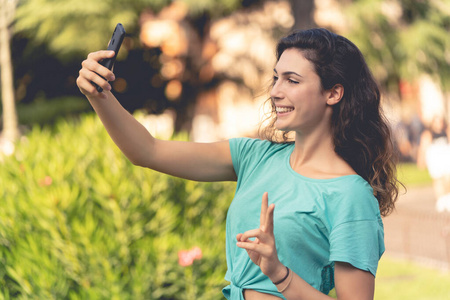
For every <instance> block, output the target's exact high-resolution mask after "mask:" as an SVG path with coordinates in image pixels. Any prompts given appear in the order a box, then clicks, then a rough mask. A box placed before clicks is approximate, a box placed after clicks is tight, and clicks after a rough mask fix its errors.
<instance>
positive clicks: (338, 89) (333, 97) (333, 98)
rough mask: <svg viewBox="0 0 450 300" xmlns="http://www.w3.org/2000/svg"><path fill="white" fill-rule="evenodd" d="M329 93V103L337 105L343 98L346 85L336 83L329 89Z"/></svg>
mask: <svg viewBox="0 0 450 300" xmlns="http://www.w3.org/2000/svg"><path fill="white" fill-rule="evenodd" d="M327 93H328V98H327V104H328V105H335V104H336V103H339V101H341V99H342V96H344V87H343V86H342V84H339V83H338V84H335V85H334V86H333V87H332V88H331V89H329V90H328V91H327Z"/></svg>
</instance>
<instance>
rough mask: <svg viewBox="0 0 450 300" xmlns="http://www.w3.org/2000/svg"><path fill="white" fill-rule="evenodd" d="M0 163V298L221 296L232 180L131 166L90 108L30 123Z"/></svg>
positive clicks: (213, 297) (205, 297)
mask: <svg viewBox="0 0 450 300" xmlns="http://www.w3.org/2000/svg"><path fill="white" fill-rule="evenodd" d="M0 165H1V168H0V299H12V298H15V299H121V300H122V299H218V298H221V288H222V287H223V286H225V285H226V282H225V281H224V279H223V277H224V275H225V272H226V262H225V218H226V210H227V208H228V206H229V203H230V201H231V199H232V197H233V192H234V188H235V184H234V183H198V182H193V181H187V180H183V179H178V178H174V177H170V176H167V175H164V174H160V173H157V172H154V171H151V170H148V169H144V168H140V167H136V166H133V165H132V164H131V163H130V162H129V161H128V160H127V159H126V158H125V157H124V156H123V154H122V153H121V152H120V151H119V150H118V148H117V147H116V146H115V145H114V144H113V143H112V141H111V140H110V138H109V137H108V135H107V134H106V131H105V129H104V128H103V126H102V124H101V123H100V121H99V120H98V118H97V117H95V116H93V115H86V116H83V117H81V119H80V120H79V121H77V122H75V121H67V120H60V121H58V122H57V123H56V124H55V125H54V127H51V128H50V127H45V128H40V127H38V126H36V127H34V128H33V129H32V130H31V131H30V132H29V134H27V136H26V137H24V138H22V140H21V141H20V142H19V143H18V144H17V145H16V151H15V153H14V155H12V156H9V157H4V158H3V159H2V161H1V162H0ZM194 246H198V247H200V248H201V249H202V252H203V256H202V259H200V260H196V261H195V262H194V264H193V265H191V266H188V267H182V266H180V265H179V264H178V251H180V250H182V249H190V248H192V247H194Z"/></svg>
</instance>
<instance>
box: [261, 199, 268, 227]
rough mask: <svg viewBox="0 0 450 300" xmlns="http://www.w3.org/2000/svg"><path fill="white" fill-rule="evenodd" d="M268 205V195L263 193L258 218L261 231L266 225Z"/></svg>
mask: <svg viewBox="0 0 450 300" xmlns="http://www.w3.org/2000/svg"><path fill="white" fill-rule="evenodd" d="M268 203H269V193H267V192H265V193H264V194H263V196H262V202H261V216H260V217H259V226H260V227H261V229H263V227H264V226H265V224H266V214H267V206H268ZM263 230H264V229H263Z"/></svg>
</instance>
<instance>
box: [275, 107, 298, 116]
mask: <svg viewBox="0 0 450 300" xmlns="http://www.w3.org/2000/svg"><path fill="white" fill-rule="evenodd" d="M293 110H294V108H293V107H286V106H277V107H276V111H277V114H283V113H288V112H291V111H293Z"/></svg>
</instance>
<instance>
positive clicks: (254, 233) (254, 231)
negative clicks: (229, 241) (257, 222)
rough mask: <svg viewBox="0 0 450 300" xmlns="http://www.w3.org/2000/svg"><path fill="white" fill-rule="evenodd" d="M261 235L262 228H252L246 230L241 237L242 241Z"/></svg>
mask: <svg viewBox="0 0 450 300" xmlns="http://www.w3.org/2000/svg"><path fill="white" fill-rule="evenodd" d="M260 236H261V229H259V228H258V229H252V230H248V231H246V232H244V233H243V234H242V235H241V237H240V241H242V242H243V241H246V240H248V239H249V238H258V237H260Z"/></svg>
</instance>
